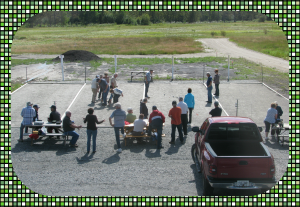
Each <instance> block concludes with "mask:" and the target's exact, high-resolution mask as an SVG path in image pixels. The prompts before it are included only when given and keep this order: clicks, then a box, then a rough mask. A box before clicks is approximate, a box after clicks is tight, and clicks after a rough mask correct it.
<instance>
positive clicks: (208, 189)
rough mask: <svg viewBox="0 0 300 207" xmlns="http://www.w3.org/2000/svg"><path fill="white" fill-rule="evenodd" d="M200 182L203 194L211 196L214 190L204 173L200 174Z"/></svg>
mask: <svg viewBox="0 0 300 207" xmlns="http://www.w3.org/2000/svg"><path fill="white" fill-rule="evenodd" d="M202 183H203V196H212V195H213V192H214V188H213V187H211V186H210V184H209V183H208V181H207V179H206V176H205V175H203V176H202Z"/></svg>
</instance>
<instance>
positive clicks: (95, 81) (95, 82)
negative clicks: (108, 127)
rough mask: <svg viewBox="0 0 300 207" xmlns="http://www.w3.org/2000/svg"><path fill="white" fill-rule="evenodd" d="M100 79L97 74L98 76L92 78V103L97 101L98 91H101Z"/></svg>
mask: <svg viewBox="0 0 300 207" xmlns="http://www.w3.org/2000/svg"><path fill="white" fill-rule="evenodd" d="M98 80H99V76H98V75H96V77H95V78H94V79H93V80H92V84H91V88H92V92H93V96H92V103H95V102H96V96H97V92H98V91H99V84H98Z"/></svg>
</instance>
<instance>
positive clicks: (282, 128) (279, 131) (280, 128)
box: [272, 121, 290, 146]
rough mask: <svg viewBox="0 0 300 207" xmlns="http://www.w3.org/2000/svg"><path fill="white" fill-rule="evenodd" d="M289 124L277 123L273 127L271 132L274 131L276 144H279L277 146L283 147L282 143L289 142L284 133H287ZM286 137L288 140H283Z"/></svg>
mask: <svg viewBox="0 0 300 207" xmlns="http://www.w3.org/2000/svg"><path fill="white" fill-rule="evenodd" d="M289 128H290V127H289V124H288V123H282V121H281V122H278V123H276V124H275V125H274V126H273V127H272V130H275V131H276V135H277V142H279V144H280V145H281V146H283V143H284V142H289V134H286V132H288V131H289ZM285 137H287V138H288V139H287V140H285V139H284V138H285Z"/></svg>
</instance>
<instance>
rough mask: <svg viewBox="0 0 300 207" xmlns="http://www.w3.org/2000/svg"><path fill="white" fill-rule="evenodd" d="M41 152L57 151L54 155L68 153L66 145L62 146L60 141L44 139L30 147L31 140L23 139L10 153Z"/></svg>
mask: <svg viewBox="0 0 300 207" xmlns="http://www.w3.org/2000/svg"><path fill="white" fill-rule="evenodd" d="M43 151H57V152H56V154H57V155H58V156H59V155H63V154H66V153H68V151H69V147H68V145H66V146H65V145H64V144H63V141H62V140H56V139H49V138H47V139H45V140H36V141H34V143H33V145H31V139H30V138H29V139H24V141H23V142H18V143H17V144H16V145H15V147H14V148H12V149H11V152H12V153H19V152H43Z"/></svg>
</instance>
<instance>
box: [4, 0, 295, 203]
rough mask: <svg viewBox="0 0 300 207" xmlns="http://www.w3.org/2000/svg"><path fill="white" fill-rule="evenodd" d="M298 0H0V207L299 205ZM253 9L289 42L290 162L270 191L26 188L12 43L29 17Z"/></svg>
mask: <svg viewBox="0 0 300 207" xmlns="http://www.w3.org/2000/svg"><path fill="white" fill-rule="evenodd" d="M299 7H300V2H299V1H50V0H49V1H1V2H0V15H1V17H0V21H1V30H0V33H1V44H0V45H1V64H0V67H1V90H0V92H1V98H0V101H1V103H0V104H1V106H0V108H1V120H0V122H1V125H0V126H1V135H0V136H1V151H0V156H1V158H0V161H1V163H0V170H1V176H0V179H1V180H0V184H1V186H0V190H1V195H0V205H1V206H41V205H44V206H54V205H55V206H300V201H299V24H300V17H299ZM54 10H61V11H79V10H81V11H101V10H107V11H121V10H122V11H134V10H136V11H171V10H172V11H197V10H198V11H200V10H202V11H204V10H205V11H206V10H211V11H222V10H223V11H226V10H227V11H228V10H233V11H237V10H240V11H254V12H260V13H263V14H266V15H267V16H269V17H271V18H272V19H273V20H274V21H275V22H276V23H277V24H278V25H279V26H280V27H281V28H282V30H283V32H284V33H285V35H286V38H287V41H288V44H289V78H290V83H289V98H290V100H289V116H290V119H289V124H290V126H291V128H290V138H289V159H290V160H289V163H288V168H287V172H286V173H285V174H284V176H283V178H282V179H281V180H280V181H279V183H278V184H277V185H275V186H274V187H273V188H272V189H271V190H270V191H269V193H266V194H261V195H257V196H246V197H243V196H219V197H218V196H215V197H201V196H199V197H197V196H193V197H192V196H190V197H189V196H180V197H171V196H160V197H147V196H145V197H139V196H130V197H114V196H106V197H88V196H85V197H82V196H77V197H59V196H57V197H51V196H44V195H39V194H37V193H35V192H33V191H31V190H30V189H28V188H27V187H26V186H25V185H24V184H23V183H22V182H21V181H20V180H19V179H18V177H17V176H16V174H15V173H14V171H13V168H12V163H11V156H10V155H11V147H10V146H11V145H10V141H11V135H10V120H11V117H10V104H11V101H10V100H11V97H10V95H11V92H10V90H11V85H10V77H11V74H10V73H11V70H10V69H11V45H12V40H13V35H14V33H15V32H16V31H17V30H18V28H19V27H20V26H21V25H22V24H23V23H24V22H25V21H26V20H27V19H28V18H30V17H32V16H33V15H36V14H38V13H41V12H45V11H54Z"/></svg>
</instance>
